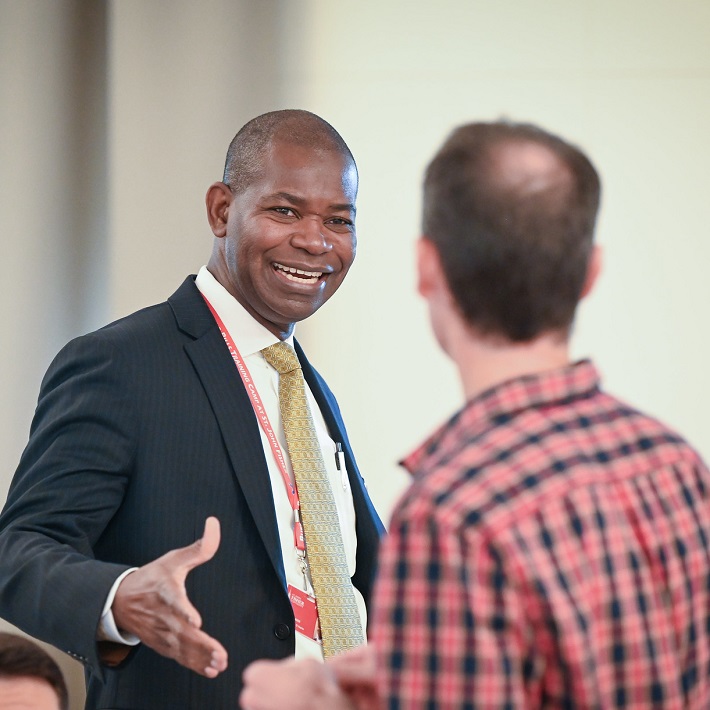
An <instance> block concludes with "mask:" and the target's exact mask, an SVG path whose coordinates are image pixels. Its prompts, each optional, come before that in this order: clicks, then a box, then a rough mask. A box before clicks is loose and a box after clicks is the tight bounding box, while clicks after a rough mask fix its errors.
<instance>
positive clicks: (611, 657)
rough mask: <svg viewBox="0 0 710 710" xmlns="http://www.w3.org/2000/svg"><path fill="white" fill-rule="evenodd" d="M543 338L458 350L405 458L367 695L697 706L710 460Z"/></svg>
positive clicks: (702, 682)
mask: <svg viewBox="0 0 710 710" xmlns="http://www.w3.org/2000/svg"><path fill="white" fill-rule="evenodd" d="M430 257H431V258H430V260H429V262H428V263H430V264H431V263H432V261H431V259H433V257H432V256H431V255H430ZM596 270H598V265H597V267H595V271H596ZM593 280H594V279H593V278H592V279H591V281H590V283H589V284H588V286H587V288H588V289H589V288H591V284H592V283H593ZM454 327H455V326H454ZM538 345H539V346H540V347H541V348H543V350H544V348H545V347H546V346H545V343H544V341H541V342H540V343H538ZM538 345H536V346H535V347H538ZM508 354H510V353H508ZM539 354H540V352H537V353H535V352H533V351H531V352H528V353H527V354H526V358H525V360H526V362H525V363H523V364H522V365H520V371H519V372H518V373H515V366H512V367H510V369H509V372H508V376H506V375H505V374H504V373H503V372H502V371H501V367H500V363H501V362H505V361H504V358H505V357H506V354H505V353H498V354H497V355H496V358H497V359H496V360H495V361H494V362H493V363H491V362H486V358H485V356H484V357H482V358H481V357H477V358H475V357H471V353H470V352H469V353H468V356H469V357H462V359H463V360H464V361H466V362H468V363H471V367H472V368H473V363H476V365H477V366H478V367H477V368H476V369H475V371H473V373H470V372H469V373H465V372H461V374H462V380H463V382H464V390H465V392H466V395H467V397H468V398H469V399H468V404H467V405H466V406H464V408H463V409H461V410H460V411H459V412H458V413H457V414H456V415H454V417H452V418H451V419H450V420H449V421H448V422H447V423H446V424H445V425H444V426H443V427H441V428H440V429H439V430H438V431H437V432H436V433H435V434H433V435H432V436H431V437H430V438H429V439H428V440H427V441H426V442H425V443H424V444H423V445H421V446H420V447H419V448H418V449H417V450H416V451H415V452H414V453H413V454H412V455H410V456H409V457H407V458H406V459H405V460H404V461H403V464H404V465H405V467H406V468H407V469H408V470H409V471H410V472H411V473H412V475H413V483H412V486H411V487H410V489H408V491H407V492H406V493H405V495H404V497H403V499H402V500H401V501H400V502H399V504H398V506H397V507H396V509H395V511H394V513H393V516H392V520H391V522H390V526H389V535H388V537H387V538H386V539H385V540H384V542H383V545H382V548H381V553H380V560H379V571H378V583H377V587H376V590H375V594H374V600H375V601H374V610H373V612H372V613H373V618H372V634H371V642H372V643H371V647H373V648H374V649H375V650H376V664H375V666H376V668H377V676H378V677H377V685H378V689H379V694H380V697H381V699H382V700H383V702H384V705H385V706H386V707H389V708H400V707H406V708H408V709H410V710H416V708H428V707H438V708H463V707H476V708H494V707H495V708H504V707H505V708H518V707H525V708H527V709H528V710H531V709H533V710H534V709H535V708H540V707H545V708H550V707H577V708H599V707H638V708H646V707H661V706H662V707H669V708H671V707H673V708H676V707H677V708H680V707H683V708H695V709H697V710H700V709H701V708H708V707H710V611H709V610H710V500H708V498H709V497H710V472H709V471H708V468H707V466H706V464H705V463H704V462H703V461H702V460H701V458H700V457H699V456H698V454H697V453H696V452H695V451H694V450H693V449H692V447H690V446H689V445H688V444H687V443H686V442H685V441H684V440H683V439H682V438H681V437H680V436H678V435H677V434H676V433H674V432H673V431H671V430H669V429H668V428H667V427H665V426H664V425H662V424H661V423H659V422H658V421H656V420H655V419H653V418H651V417H648V416H646V415H644V414H642V413H640V412H638V411H636V410H635V409H633V408H632V407H629V406H628V405H626V404H624V403H623V402H621V401H619V400H618V399H615V398H614V397H611V396H609V395H607V394H605V393H604V392H602V391H601V389H600V386H599V378H598V374H597V371H596V369H595V368H594V366H593V365H592V364H591V363H590V362H588V361H583V362H580V363H576V364H569V363H568V361H567V358H566V347H565V348H564V349H563V350H562V351H560V355H562V358H561V359H559V362H557V363H555V362H554V360H555V358H554V357H550V356H549V353H548V354H545V353H544V352H543V356H542V357H541V358H539V359H537V360H536V357H537V355H539ZM459 355H461V354H460V353H459ZM478 355H479V356H480V355H481V353H478ZM501 356H502V358H503V360H502V359H501ZM455 359H456V358H455ZM542 362H547V366H546V367H541V366H540V363H542ZM532 363H536V364H537V367H534V366H532V365H531V364H532ZM486 365H489V366H491V369H490V370H489V374H490V373H494V376H492V377H491V378H490V379H489V381H488V382H487V383H486V382H485V380H486V375H485V369H486ZM509 365H513V362H512V360H511V362H510V363H509ZM465 367H466V366H464V367H463V368H462V367H461V366H460V367H459V369H460V371H461V370H462V369H465ZM504 369H505V365H504V366H503V370H504ZM526 372H528V373H529V374H525V373H526ZM481 373H484V374H481ZM467 378H468V381H467Z"/></svg>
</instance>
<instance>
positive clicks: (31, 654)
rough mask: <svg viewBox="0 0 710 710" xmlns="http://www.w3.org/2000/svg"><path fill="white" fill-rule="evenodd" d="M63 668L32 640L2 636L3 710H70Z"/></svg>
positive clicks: (0, 677)
mask: <svg viewBox="0 0 710 710" xmlns="http://www.w3.org/2000/svg"><path fill="white" fill-rule="evenodd" d="M68 708H69V695H68V693H67V686H66V684H65V683H64V677H63V676H62V672H61V671H60V670H59V666H58V665H57V664H56V663H55V662H54V661H53V660H52V658H51V657H50V656H49V654H48V653H46V652H45V651H44V650H43V649H42V648H40V647H39V646H38V645H37V644H36V643H34V642H33V641H30V640H29V639H26V638H23V637H22V636H18V635H17V634H8V633H4V632H0V710H68Z"/></svg>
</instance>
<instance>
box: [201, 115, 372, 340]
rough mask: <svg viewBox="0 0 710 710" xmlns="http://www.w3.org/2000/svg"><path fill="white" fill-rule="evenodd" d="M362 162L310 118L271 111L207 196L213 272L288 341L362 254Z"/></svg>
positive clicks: (245, 136)
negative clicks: (358, 224)
mask: <svg viewBox="0 0 710 710" xmlns="http://www.w3.org/2000/svg"><path fill="white" fill-rule="evenodd" d="M357 189H358V174H357V167H356V165H355V160H354V158H353V156H352V153H351V152H350V150H349V148H348V146H347V145H346V144H345V141H344V140H343V139H342V138H341V136H340V135H339V134H338V132H337V131H336V130H335V129H334V128H333V127H332V126H331V125H330V124H329V123H327V122H326V121H324V120H323V119H322V118H320V117H319V116H316V115H315V114H312V113H309V112H308V111H299V110H284V111H273V112H271V113H266V114H264V115H262V116H258V117H257V118H255V119H253V120H251V121H249V123H247V124H246V125H245V126H244V127H243V128H242V129H241V130H240V131H239V133H237V135H236V136H235V137H234V139H233V140H232V143H231V145H230V146H229V150H228V152H227V159H226V164H225V169H224V178H223V181H222V182H218V183H215V184H214V185H212V186H211V187H210V188H209V190H208V192H207V199H206V201H207V213H208V219H209V222H210V226H211V228H212V232H213V234H214V235H215V243H214V248H213V252H212V256H211V258H210V261H209V264H208V268H209V270H210V271H211V272H212V274H213V275H214V276H215V277H216V278H217V280H218V281H219V282H220V283H221V284H222V285H223V286H224V287H225V288H226V289H227V290H228V291H229V292H230V293H231V294H232V295H233V296H234V297H235V298H236V299H237V300H238V301H239V302H240V303H241V304H242V306H244V308H246V310H247V311H249V313H251V315H252V316H253V317H254V318H255V319H256V320H257V321H259V322H260V323H261V324H262V325H264V326H265V327H266V328H268V329H269V330H271V331H272V332H273V333H275V334H276V335H278V336H279V337H281V338H285V337H287V336H288V335H289V334H290V332H291V330H292V327H293V324H294V323H295V322H297V321H300V320H303V319H305V318H308V317H309V316H310V315H312V314H313V313H314V312H315V311H316V310H318V308H320V306H322V305H323V303H325V302H326V301H327V300H328V299H329V298H330V297H331V296H332V295H333V293H335V291H336V290H337V289H338V287H339V286H340V284H341V283H342V281H343V279H344V278H345V276H346V274H347V272H348V269H349V268H350V265H351V264H352V262H353V259H354V257H355V247H356V238H355V200H356V197H357Z"/></svg>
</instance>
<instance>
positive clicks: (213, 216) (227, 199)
mask: <svg viewBox="0 0 710 710" xmlns="http://www.w3.org/2000/svg"><path fill="white" fill-rule="evenodd" d="M232 198H233V195H232V191H231V190H230V189H229V186H227V185H225V184H224V183H223V182H216V183H214V184H213V185H210V186H209V188H208V190H207V195H205V205H206V206H207V221H208V222H209V223H210V228H211V229H212V234H214V235H215V237H224V236H225V235H226V234H227V220H228V219H229V206H230V205H231V204H232Z"/></svg>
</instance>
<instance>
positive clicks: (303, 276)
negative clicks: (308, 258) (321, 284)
mask: <svg viewBox="0 0 710 710" xmlns="http://www.w3.org/2000/svg"><path fill="white" fill-rule="evenodd" d="M274 266H275V267H276V268H277V269H278V270H279V271H281V272H282V273H283V274H284V275H285V276H286V278H288V279H290V280H291V281H298V282H299V283H303V282H304V281H305V282H306V283H315V282H316V281H318V279H319V278H320V277H321V276H322V275H323V272H322V271H304V270H303V269H295V268H294V267H293V266H284V265H283V264H274Z"/></svg>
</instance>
